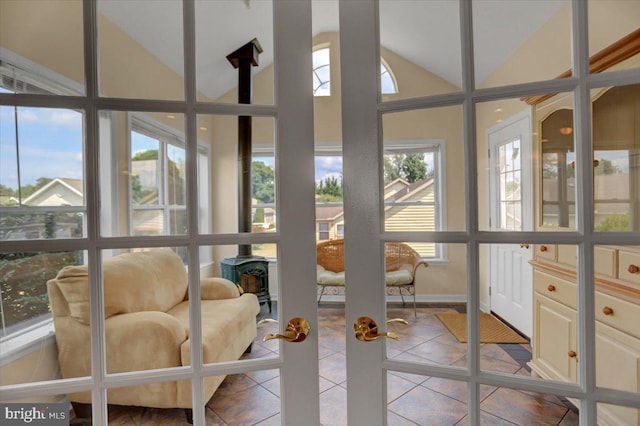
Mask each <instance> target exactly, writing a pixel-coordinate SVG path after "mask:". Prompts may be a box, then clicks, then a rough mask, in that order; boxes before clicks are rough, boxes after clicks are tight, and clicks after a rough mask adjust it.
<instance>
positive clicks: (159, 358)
mask: <svg viewBox="0 0 640 426" xmlns="http://www.w3.org/2000/svg"><path fill="white" fill-rule="evenodd" d="M104 326H105V335H106V337H105V342H106V353H107V372H108V373H121V372H125V371H136V370H150V369H155V368H165V367H179V366H181V365H182V361H181V358H180V345H181V344H182V343H184V342H185V341H186V340H187V338H188V334H187V330H186V329H185V328H184V326H183V325H182V324H181V323H180V322H179V321H178V320H177V319H176V318H174V317H172V316H171V315H169V314H167V313H164V312H158V311H143V312H132V313H128V314H119V315H114V316H112V317H109V318H107V319H106V320H105V322H104Z"/></svg>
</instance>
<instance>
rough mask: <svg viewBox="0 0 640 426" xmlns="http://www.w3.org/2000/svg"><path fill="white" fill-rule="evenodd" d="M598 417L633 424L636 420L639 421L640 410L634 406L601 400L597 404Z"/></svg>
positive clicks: (623, 423)
mask: <svg viewBox="0 0 640 426" xmlns="http://www.w3.org/2000/svg"><path fill="white" fill-rule="evenodd" d="M597 410H598V419H603V420H604V421H606V422H611V424H614V425H615V424H618V425H626V424H629V425H632V424H633V423H634V422H635V423H637V422H638V418H639V417H640V410H638V409H637V408H632V407H624V406H622V405H613V404H604V403H602V402H599V403H598V404H597Z"/></svg>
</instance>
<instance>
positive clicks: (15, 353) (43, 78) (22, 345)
mask: <svg viewBox="0 0 640 426" xmlns="http://www.w3.org/2000/svg"><path fill="white" fill-rule="evenodd" d="M0 65H1V66H0V82H1V81H2V80H4V79H7V80H8V79H12V80H13V82H14V84H18V83H19V84H23V85H24V84H28V85H31V86H35V87H38V88H40V89H41V90H42V91H43V92H45V93H44V95H45V96H51V95H53V96H55V95H58V94H59V95H72V96H73V95H82V94H83V93H84V88H83V87H82V85H80V84H78V83H77V82H75V81H73V80H70V79H68V78H66V77H64V76H62V75H60V74H58V73H56V72H54V71H52V70H50V69H48V68H45V67H44V66H42V65H39V64H37V63H35V62H33V61H30V60H28V59H26V58H24V57H22V56H20V55H17V54H15V53H13V52H11V51H10V50H8V49H5V48H2V49H0ZM7 90H9V89H7ZM12 93H18V94H23V93H28V92H21V91H18V92H12ZM2 106H3V107H4V106H6V107H9V108H24V106H19V105H14V106H12V105H4V104H3V105H2ZM38 108H39V109H57V110H72V111H75V112H78V113H79V114H81V115H82V118H81V125H82V129H81V133H82V135H83V137H82V152H83V167H82V169H83V176H82V182H83V188H84V187H85V183H86V173H85V169H86V167H85V164H84V162H85V159H84V157H86V155H85V154H86V137H85V136H84V135H85V134H86V129H85V117H84V114H85V112H84V111H83V110H78V109H74V108H69V107H64V106H63V107H59V106H46V107H38ZM18 118H19V117H18ZM14 120H15V118H14ZM13 124H14V125H16V124H17V123H15V122H14V123H13ZM16 144H19V140H16ZM16 161H18V162H19V161H20V153H19V152H18V153H17V158H16ZM56 178H57V177H56ZM56 178H53V179H52V182H53V181H54V180H55V179H56ZM18 185H19V186H20V185H21V182H20V181H18ZM47 185H48V184H47ZM47 185H45V186H43V187H42V188H44V187H46V186H47ZM37 192H38V191H36V192H34V193H33V194H35V193H37ZM83 192H84V190H83ZM33 194H31V195H33ZM31 195H30V196H28V197H24V198H19V199H18V204H17V205H14V206H0V215H5V214H9V215H16V214H46V213H54V214H57V213H75V214H81V215H82V218H83V219H82V235H83V236H82V237H79V238H86V237H85V236H86V235H87V203H86V197H85V196H84V193H83V194H82V195H83V201H82V204H81V205H73V206H31V205H28V204H23V202H24V201H26V200H27V199H28V198H29V197H31ZM61 238H63V237H56V238H54V239H61ZM42 239H43V238H40V237H38V238H35V239H28V238H22V239H17V240H15V241H16V242H18V241H26V240H42ZM5 241H9V240H5ZM43 288H44V289H45V293H46V282H44V283H43ZM1 303H2V302H1V301H0V304H1ZM47 304H49V300H48V296H47ZM2 311H4V309H2ZM22 323H24V324H22ZM20 324H22V325H20ZM0 327H1V328H0V354H1V356H0V366H3V365H5V364H7V363H9V362H11V361H14V360H16V359H18V358H20V357H23V356H25V355H27V354H29V353H31V352H33V351H35V350H36V349H38V348H39V347H41V346H43V345H47V344H50V343H53V342H55V333H54V330H53V317H52V314H51V312H50V311H49V312H47V313H44V314H41V315H38V316H36V317H32V318H30V319H27V320H24V321H21V322H20V323H16V324H14V325H12V326H10V327H5V324H4V312H2V322H1V323H0ZM7 328H9V329H10V332H9V333H6V330H7Z"/></svg>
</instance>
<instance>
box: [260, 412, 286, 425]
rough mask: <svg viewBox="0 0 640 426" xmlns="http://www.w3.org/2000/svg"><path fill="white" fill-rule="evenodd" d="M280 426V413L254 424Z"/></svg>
mask: <svg viewBox="0 0 640 426" xmlns="http://www.w3.org/2000/svg"><path fill="white" fill-rule="evenodd" d="M281 425H282V419H281V417H280V413H278V414H276V415H275V416H271V417H269V418H268V419H266V420H263V421H261V422H259V423H256V424H255V426H281Z"/></svg>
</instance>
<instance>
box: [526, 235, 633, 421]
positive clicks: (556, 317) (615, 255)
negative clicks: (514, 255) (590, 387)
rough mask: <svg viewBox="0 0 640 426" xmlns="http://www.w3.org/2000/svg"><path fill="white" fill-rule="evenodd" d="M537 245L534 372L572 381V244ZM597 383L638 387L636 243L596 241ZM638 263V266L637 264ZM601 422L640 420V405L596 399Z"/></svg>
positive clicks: (575, 349) (574, 300)
mask: <svg viewBox="0 0 640 426" xmlns="http://www.w3.org/2000/svg"><path fill="white" fill-rule="evenodd" d="M544 247H545V248H544V250H540V248H541V246H536V251H535V257H534V259H533V260H532V262H531V263H532V265H533V268H534V272H533V289H534V294H533V304H534V306H533V312H534V329H533V339H532V342H531V344H532V360H531V362H530V364H529V365H530V367H531V369H532V371H533V373H534V374H536V375H538V376H540V377H543V378H546V379H551V380H559V381H567V382H577V380H578V378H577V371H578V362H579V361H580V358H581V354H580V353H579V348H578V342H579V337H578V335H577V324H576V321H577V296H578V294H577V284H576V281H577V279H576V267H577V260H576V255H575V253H576V248H575V246H568V245H567V246H555V245H545V246H544ZM594 256H595V264H594V268H595V271H596V281H595V284H596V292H595V318H596V323H595V324H596V327H595V338H596V354H595V356H596V385H597V386H598V387H606V388H612V389H618V390H625V391H633V392H640V284H639V283H640V271H636V270H635V267H634V266H640V247H635V246H634V247H630V246H624V247H618V246H607V247H597V248H596V251H595V252H594ZM639 269H640V268H639ZM598 424H599V425H601V426H607V425H611V426H614V425H615V426H618V425H637V426H640V410H638V409H634V408H629V407H620V406H612V405H607V404H598Z"/></svg>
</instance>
